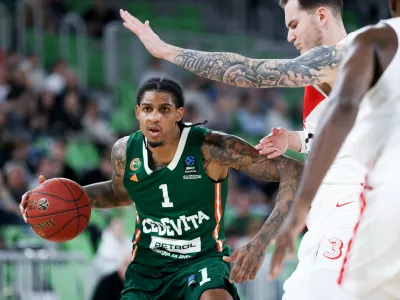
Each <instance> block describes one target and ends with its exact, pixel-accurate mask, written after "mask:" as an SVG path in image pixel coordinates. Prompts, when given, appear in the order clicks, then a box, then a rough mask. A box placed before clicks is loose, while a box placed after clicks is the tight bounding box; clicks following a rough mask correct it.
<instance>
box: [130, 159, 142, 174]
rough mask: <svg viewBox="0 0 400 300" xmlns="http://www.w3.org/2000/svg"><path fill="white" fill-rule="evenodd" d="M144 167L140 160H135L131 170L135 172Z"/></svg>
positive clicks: (132, 162)
mask: <svg viewBox="0 0 400 300" xmlns="http://www.w3.org/2000/svg"><path fill="white" fill-rule="evenodd" d="M141 166H142V162H141V161H140V158H137V157H136V158H135V159H133V160H132V161H131V165H130V168H131V170H132V171H133V172H135V171H137V170H139V169H140V167H141Z"/></svg>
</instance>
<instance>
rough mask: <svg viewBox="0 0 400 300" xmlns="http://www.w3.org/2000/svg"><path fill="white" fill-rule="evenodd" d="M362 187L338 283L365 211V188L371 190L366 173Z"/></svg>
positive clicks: (341, 280) (341, 279)
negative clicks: (356, 216) (351, 234)
mask: <svg viewBox="0 0 400 300" xmlns="http://www.w3.org/2000/svg"><path fill="white" fill-rule="evenodd" d="M363 187H364V189H363V190H362V191H361V194H360V200H361V209H360V215H359V217H358V221H357V223H356V226H355V227H354V231H353V237H352V238H351V239H350V241H349V243H348V245H347V252H346V255H345V257H344V260H343V263H342V268H341V269H340V273H339V278H338V280H337V283H338V284H339V285H341V284H342V283H343V277H344V272H345V269H346V265H347V261H348V258H349V253H350V250H351V246H352V244H353V241H354V238H355V237H356V234H357V230H358V227H359V226H360V222H361V219H362V217H363V215H364V211H365V208H366V206H367V201H366V200H365V192H366V191H367V190H371V189H372V188H371V187H370V186H369V185H368V174H367V175H366V176H365V182H364V184H363Z"/></svg>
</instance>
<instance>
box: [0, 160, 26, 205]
mask: <svg viewBox="0 0 400 300" xmlns="http://www.w3.org/2000/svg"><path fill="white" fill-rule="evenodd" d="M4 173H5V175H6V176H5V179H6V184H7V186H8V189H9V196H10V198H11V199H12V201H13V202H14V203H15V204H17V205H19V203H20V201H21V198H22V195H23V194H24V193H25V192H26V191H27V190H28V181H29V177H28V175H27V170H26V168H25V166H24V165H23V164H22V163H20V162H17V161H8V162H7V163H6V164H5V165H4Z"/></svg>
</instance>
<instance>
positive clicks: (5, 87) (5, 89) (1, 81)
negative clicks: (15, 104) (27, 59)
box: [0, 65, 11, 104]
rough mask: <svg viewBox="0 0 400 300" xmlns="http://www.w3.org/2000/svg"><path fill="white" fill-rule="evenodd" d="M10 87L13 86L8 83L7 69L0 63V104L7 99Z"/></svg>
mask: <svg viewBox="0 0 400 300" xmlns="http://www.w3.org/2000/svg"><path fill="white" fill-rule="evenodd" d="M10 89H11V87H10V85H9V84H8V83H7V76H6V69H5V67H4V66H3V65H0V104H1V103H3V102H4V101H6V100H7V98H8V94H9V93H10Z"/></svg>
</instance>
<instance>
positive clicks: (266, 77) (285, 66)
mask: <svg viewBox="0 0 400 300" xmlns="http://www.w3.org/2000/svg"><path fill="white" fill-rule="evenodd" d="M341 56H342V47H341V46H321V47H316V48H313V49H311V50H310V51H308V52H306V53H304V54H303V55H301V56H299V57H297V58H294V59H251V58H247V57H244V56H241V55H239V54H234V53H225V52H202V51H195V50H187V49H179V50H176V56H175V58H174V60H173V63H175V64H176V65H178V66H181V67H183V68H185V69H187V70H189V71H191V72H193V73H195V74H197V75H200V76H203V77H206V78H209V79H212V80H216V81H222V82H225V83H228V84H231V85H235V86H239V87H257V88H270V87H302V86H308V85H313V84H321V83H324V82H329V81H332V80H333V79H334V78H330V77H331V76H332V71H334V73H335V72H336V70H337V67H338V65H339V63H340V60H341Z"/></svg>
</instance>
